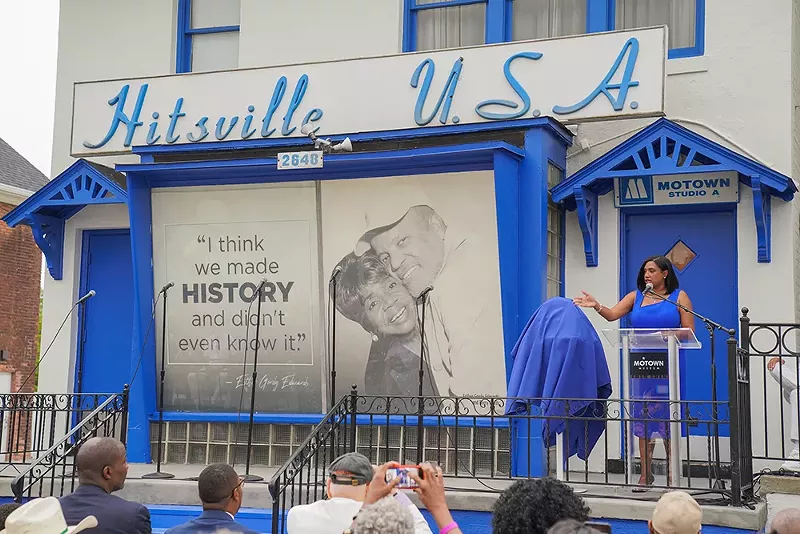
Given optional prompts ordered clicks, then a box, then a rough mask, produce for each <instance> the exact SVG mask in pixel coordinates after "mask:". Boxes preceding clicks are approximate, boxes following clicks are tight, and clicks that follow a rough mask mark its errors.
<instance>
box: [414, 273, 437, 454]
mask: <svg viewBox="0 0 800 534" xmlns="http://www.w3.org/2000/svg"><path fill="white" fill-rule="evenodd" d="M431 291H433V288H432V287H431V286H428V287H426V288H425V289H424V290H423V291H422V293H420V295H419V297H418V300H419V301H421V302H422V313H421V314H420V328H419V399H418V400H417V402H418V405H417V462H419V463H421V462H422V438H423V431H424V428H423V420H422V416H423V414H424V413H425V410H424V400H423V398H422V391H423V389H422V388H423V379H424V377H425V304H426V303H427V301H428V293H430V292H431Z"/></svg>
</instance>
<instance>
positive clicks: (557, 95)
mask: <svg viewBox="0 0 800 534" xmlns="http://www.w3.org/2000/svg"><path fill="white" fill-rule="evenodd" d="M665 60H666V28H665V27H658V28H649V29H642V30H635V31H624V32H610V33H603V34H588V35H582V36H576V37H569V38H559V39H551V40H543V41H525V42H514V43H508V44H499V45H486V46H479V47H472V48H466V49H458V50H444V51H438V52H423V53H413V54H400V55H395V56H386V57H375V58H366V59H353V60H343V61H334V62H327V63H313V64H307V65H291V66H281V67H269V68H262V69H242V70H234V71H223V72H211V73H197V74H182V75H171V76H160V77H152V78H139V79H129V80H110V81H99V82H85V83H77V84H75V94H74V107H73V110H74V113H73V124H72V140H71V153H72V155H73V156H93V155H100V154H116V153H124V152H128V151H130V150H131V148H132V147H134V146H146V145H174V144H186V143H188V144H193V143H209V142H219V141H241V140H252V139H264V138H269V139H278V138H285V137H304V135H303V134H302V133H301V131H300V129H301V127H302V126H303V125H304V124H311V125H312V126H314V127H315V131H316V132H317V134H318V135H331V134H345V133H346V134H352V133H358V132H373V131H388V130H403V129H410V128H420V127H435V126H443V125H451V124H474V123H480V122H491V121H509V120H516V119H531V118H535V117H543V116H551V117H555V118H557V119H558V120H560V121H562V122H569V121H584V120H593V119H604V118H609V117H632V116H656V115H661V114H663V111H664V78H665Z"/></svg>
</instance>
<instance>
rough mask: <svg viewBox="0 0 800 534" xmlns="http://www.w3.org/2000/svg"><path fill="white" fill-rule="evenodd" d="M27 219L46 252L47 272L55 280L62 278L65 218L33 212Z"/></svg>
mask: <svg viewBox="0 0 800 534" xmlns="http://www.w3.org/2000/svg"><path fill="white" fill-rule="evenodd" d="M27 221H28V222H27V224H29V225H30V227H31V233H32V234H33V240H34V241H35V242H36V245H37V246H38V247H39V250H41V251H42V254H44V260H45V263H46V264H47V272H49V273H50V276H52V277H53V280H61V279H62V278H63V276H64V228H65V223H64V219H59V218H57V217H49V216H47V215H41V214H39V213H31V214H30V215H29V216H28V218H27ZM9 226H10V225H9Z"/></svg>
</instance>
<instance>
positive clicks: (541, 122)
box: [132, 0, 573, 163]
mask: <svg viewBox="0 0 800 534" xmlns="http://www.w3.org/2000/svg"><path fill="white" fill-rule="evenodd" d="M406 1H411V0H406ZM530 128H546V129H548V130H549V131H550V132H551V133H552V134H553V135H555V136H557V137H559V138H560V139H561V140H562V142H563V143H564V144H565V145H566V146H571V145H572V138H573V135H572V133H571V132H570V131H569V130H567V129H566V128H565V127H564V126H563V125H562V124H560V123H559V122H558V121H556V120H554V119H553V118H550V117H539V118H535V119H519V120H511V121H497V122H480V123H475V124H454V125H448V126H430V127H423V128H411V129H407V130H389V131H382V132H365V133H353V134H341V135H333V136H331V137H330V139H331V140H332V141H334V142H339V141H341V140H343V139H344V138H345V137H349V138H350V140H351V141H352V142H353V143H361V142H366V141H395V140H401V139H419V138H420V137H438V136H443V135H458V134H467V133H476V132H486V131H495V130H510V129H516V130H523V129H530ZM302 145H308V146H311V145H312V143H311V141H310V140H307V139H304V138H288V139H287V138H283V139H263V138H260V139H248V140H246V141H220V142H216V141H215V142H210V143H195V144H182V145H149V146H148V145H143V146H135V147H133V149H132V152H133V153H134V154H137V155H139V156H141V158H142V160H141V161H142V163H146V161H145V160H144V157H145V156H157V155H162V154H183V153H187V154H188V153H194V152H214V151H219V150H224V151H226V152H227V151H231V150H248V149H259V148H279V147H290V146H302ZM151 161H152V160H151Z"/></svg>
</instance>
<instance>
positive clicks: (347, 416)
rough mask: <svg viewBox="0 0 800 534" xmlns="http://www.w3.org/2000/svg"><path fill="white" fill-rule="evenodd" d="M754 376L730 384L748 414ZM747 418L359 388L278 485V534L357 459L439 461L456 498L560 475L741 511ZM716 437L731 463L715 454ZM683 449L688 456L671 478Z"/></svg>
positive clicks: (699, 409)
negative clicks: (676, 494)
mask: <svg viewBox="0 0 800 534" xmlns="http://www.w3.org/2000/svg"><path fill="white" fill-rule="evenodd" d="M728 350H729V362H731V365H730V367H731V372H732V374H731V375H730V376H740V374H739V373H738V372H736V370H735V369H733V367H735V366H737V365H738V363H740V362H741V361H742V360H743V356H742V354H741V353H740V352H739V351H737V346H736V341H735V340H731V341H730V342H729V344H728ZM746 378H747V377H746V376H743V377H741V379H740V380H734V381H731V384H732V385H731V387H730V393H731V398H732V399H734V400H735V402H736V403H737V406H741V404H738V403H743V402H745V401H746V396H745V395H744V393H745V392H746V390H747V387H748V384H747V382H746ZM738 413H741V412H740V410H735V409H733V410H732V409H730V405H729V403H728V402H727V401H725V402H723V401H720V402H716V403H713V402H710V401H700V402H694V401H682V402H670V401H665V400H664V401H662V400H657V399H655V400H651V401H646V402H642V401H639V402H638V403H637V402H632V401H630V400H626V399H544V398H541V399H536V398H499V397H469V398H467V397H458V398H455V397H378V396H362V395H358V393H357V391H356V390H355V389H353V391H352V392H351V393H350V394H349V395H347V396H345V397H343V398H342V399H341V400H340V401H339V402H338V403H337V404H336V405H335V406H334V408H333V409H332V410H331V411H330V412H329V413H328V414H327V415H326V416H325V418H324V420H323V421H322V422H321V423H320V424H319V425H318V426H317V427H316V428H315V429H314V430H313V431H312V432H311V434H310V436H309V437H308V438H307V439H306V440H305V442H304V443H303V444H302V446H301V447H300V448H299V449H298V450H297V451H296V452H295V453H294V455H293V456H292V457H291V459H290V460H289V461H288V462H287V463H286V464H285V465H284V466H283V467H282V468H280V469H279V470H278V472H277V473H276V475H275V476H274V477H273V478H272V480H271V481H270V492H271V494H272V499H273V530H272V532H274V533H276V534H277V533H282V532H285V514H286V512H287V511H288V510H289V509H290V508H291V507H292V506H295V505H298V504H307V503H309V502H313V501H315V500H318V499H323V498H325V483H326V478H327V471H326V467H327V465H329V464H330V461H331V460H332V459H333V458H334V457H335V456H337V455H338V454H340V453H342V452H346V451H358V452H360V453H362V454H364V455H365V456H367V457H368V458H369V459H370V460H371V461H372V463H373V464H381V463H384V462H387V461H397V462H400V463H401V464H418V463H420V462H432V463H435V464H438V465H439V466H440V467H441V468H442V470H443V472H444V473H445V475H446V476H447V477H448V482H447V484H448V489H452V490H463V491H484V492H485V491H494V492H500V491H502V490H503V489H505V488H506V487H508V485H510V484H511V483H512V482H513V481H515V480H518V479H524V478H537V477H542V476H556V477H558V478H561V479H562V480H564V481H566V482H570V483H574V484H580V485H586V486H588V487H589V488H591V487H592V486H616V487H620V488H623V489H624V490H625V491H629V492H631V493H633V492H639V491H646V490H647V489H648V488H650V487H662V488H672V489H677V488H681V489H686V490H689V491H696V492H700V493H702V494H714V495H716V497H715V498H716V499H717V500H720V499H721V500H724V502H727V503H730V504H733V505H735V506H740V505H742V504H744V503H746V502H748V501H749V500H751V499H752V467H751V463H748V461H747V458H748V455H749V447H748V445H749V434H747V433H746V432H747V430H748V428H747V425H746V424H744V423H743V422H742V421H739V420H736V418H737V417H738V415H737V414H738ZM678 429H680V431H679V432H676V431H677V430H678ZM717 430H718V431H719V433H720V436H721V439H723V440H725V441H726V442H729V443H730V447H722V450H723V451H726V452H727V451H728V449H729V452H730V457H729V458H717V457H716V455H715V452H714V451H715V447H714V435H715V431H717ZM557 435H560V437H556V436H557ZM676 435H677V436H679V437H677V438H675V439H676V440H677V442H676V443H671V442H670V436H676ZM641 436H651V439H650V440H640V437H641ZM675 445H677V451H678V454H679V456H680V458H681V460H680V464H677V465H679V468H678V469H675V470H671V469H670V468H671V467H672V461H673V459H674V458H675V457H674V456H673V454H674V453H675V449H676V447H675ZM659 447H660V448H661V449H660V450H659ZM543 451H544V452H543ZM626 451H630V454H626ZM669 451H673V453H672V454H671V453H670V452H669ZM574 453H577V454H576V455H573V454H574ZM643 466H644V468H643ZM671 471H673V472H674V473H675V474H676V477H671V476H670V472H671ZM651 495H652V496H653V498H657V497H658V495H659V494H658V493H657V492H654V493H652V494H651ZM639 498H643V497H639ZM698 498H699V497H698Z"/></svg>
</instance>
